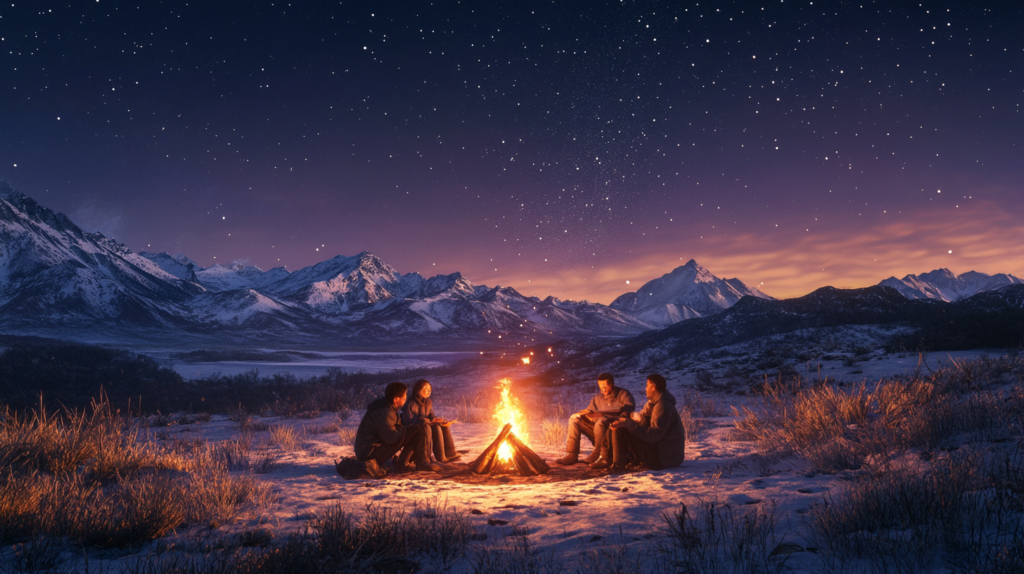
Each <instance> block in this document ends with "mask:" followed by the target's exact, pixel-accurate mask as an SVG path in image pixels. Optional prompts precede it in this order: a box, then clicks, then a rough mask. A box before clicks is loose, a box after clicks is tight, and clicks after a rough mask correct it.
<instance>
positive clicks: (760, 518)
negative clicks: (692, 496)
mask: <svg viewBox="0 0 1024 574" xmlns="http://www.w3.org/2000/svg"><path fill="white" fill-rule="evenodd" d="M664 518H665V522H666V525H667V532H666V534H667V537H668V541H669V544H670V546H669V547H668V548H666V549H664V552H666V553H672V554H674V555H675V556H677V557H678V558H679V560H678V564H680V565H681V566H682V570H681V571H682V572H685V573H687V574H719V573H721V574H726V573H729V572H762V573H773V572H782V571H783V570H784V569H785V567H786V563H787V561H788V558H789V554H788V553H784V552H778V549H779V547H780V544H782V543H783V540H782V539H780V538H779V536H778V533H777V523H778V518H777V516H776V512H775V506H774V504H771V505H769V507H768V508H767V509H764V508H761V507H760V506H758V507H755V508H751V509H749V510H736V509H734V508H733V507H732V506H729V505H728V504H716V503H714V502H710V501H701V502H700V503H699V504H698V505H697V507H696V508H695V509H692V510H691V507H688V506H687V505H685V504H683V505H680V507H679V509H678V510H677V511H675V512H674V513H671V514H666V515H665V516H664Z"/></svg>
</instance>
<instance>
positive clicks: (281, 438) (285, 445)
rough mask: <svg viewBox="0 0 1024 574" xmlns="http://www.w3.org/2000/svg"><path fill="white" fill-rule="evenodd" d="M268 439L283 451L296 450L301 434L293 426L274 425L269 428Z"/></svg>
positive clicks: (299, 443)
mask: <svg viewBox="0 0 1024 574" xmlns="http://www.w3.org/2000/svg"><path fill="white" fill-rule="evenodd" d="M270 441H271V442H272V443H273V444H275V445H277V446H278V447H280V448H281V450H283V451H285V452H291V451H294V450H298V448H299V446H300V445H301V444H302V436H300V434H299V432H298V431H296V430H295V429H294V428H293V427H287V426H275V427H271V429H270Z"/></svg>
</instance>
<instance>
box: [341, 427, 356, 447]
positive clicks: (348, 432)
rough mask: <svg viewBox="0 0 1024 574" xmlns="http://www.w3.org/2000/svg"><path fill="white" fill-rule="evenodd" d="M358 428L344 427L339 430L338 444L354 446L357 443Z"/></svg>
mask: <svg viewBox="0 0 1024 574" xmlns="http://www.w3.org/2000/svg"><path fill="white" fill-rule="evenodd" d="M356 430H357V429H356V427H342V428H340V429H338V444H339V445H341V446H352V445H354V444H355V443H356Z"/></svg>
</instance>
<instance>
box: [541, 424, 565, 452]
mask: <svg viewBox="0 0 1024 574" xmlns="http://www.w3.org/2000/svg"><path fill="white" fill-rule="evenodd" d="M566 432H567V430H566V422H565V419H555V418H552V419H545V420H544V422H542V423H541V427H540V436H541V442H543V443H544V444H546V445H548V446H551V447H562V446H564V445H565V439H566Z"/></svg>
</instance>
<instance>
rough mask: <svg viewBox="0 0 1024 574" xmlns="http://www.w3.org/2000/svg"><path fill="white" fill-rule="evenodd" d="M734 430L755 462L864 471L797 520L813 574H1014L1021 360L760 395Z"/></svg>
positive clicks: (1022, 444) (1021, 449)
mask: <svg viewBox="0 0 1024 574" xmlns="http://www.w3.org/2000/svg"><path fill="white" fill-rule="evenodd" d="M742 414H743V417H742V418H741V419H740V420H738V421H737V424H736V427H737V430H736V432H737V434H739V435H742V436H746V437H747V438H749V439H752V440H756V441H758V444H757V449H758V451H759V453H761V454H760V456H762V457H764V458H765V460H767V459H769V458H774V459H775V460H778V459H779V458H780V457H784V456H788V455H791V454H797V455H800V456H803V457H805V458H806V459H807V460H809V461H810V462H812V463H813V464H814V465H815V466H816V467H817V468H818V469H820V470H823V471H827V472H831V471H842V470H844V469H859V468H864V469H866V470H867V471H868V472H863V471H861V472H853V473H849V475H848V477H849V478H850V479H851V480H850V481H849V482H846V483H845V485H844V486H842V487H841V488H839V489H838V490H834V491H833V492H832V494H831V495H828V496H826V498H825V500H824V501H823V502H822V503H820V504H816V505H814V506H812V508H811V509H810V512H809V513H808V514H807V516H806V517H805V520H806V526H807V532H808V534H807V541H808V542H809V543H810V544H811V545H813V546H815V547H816V548H817V549H818V555H819V557H820V560H821V564H820V566H821V570H822V571H824V572H855V571H856V572H859V571H872V572H932V571H936V570H938V569H952V571H956V572H961V571H962V572H1020V571H1024V542H1022V540H1024V432H1022V427H1021V424H1022V420H1024V361H1022V360H1021V359H1019V358H1012V357H1007V358H1000V359H982V360H979V361H974V362H965V361H954V362H953V363H952V364H951V365H950V366H949V367H946V368H943V369H941V370H937V371H935V372H931V373H928V374H926V375H920V374H919V375H918V376H915V377H913V378H911V379H909V380H882V381H880V382H879V383H878V384H877V385H874V386H873V388H872V387H869V386H868V385H866V384H861V385H852V386H848V387H846V388H845V389H843V388H839V387H836V386H816V387H810V388H805V387H802V386H801V385H799V384H790V385H775V386H770V387H768V388H767V389H766V390H765V392H764V393H763V394H762V395H760V396H759V397H758V400H757V401H756V402H755V403H754V404H753V405H752V406H751V407H749V408H745V409H743V413H742Z"/></svg>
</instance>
